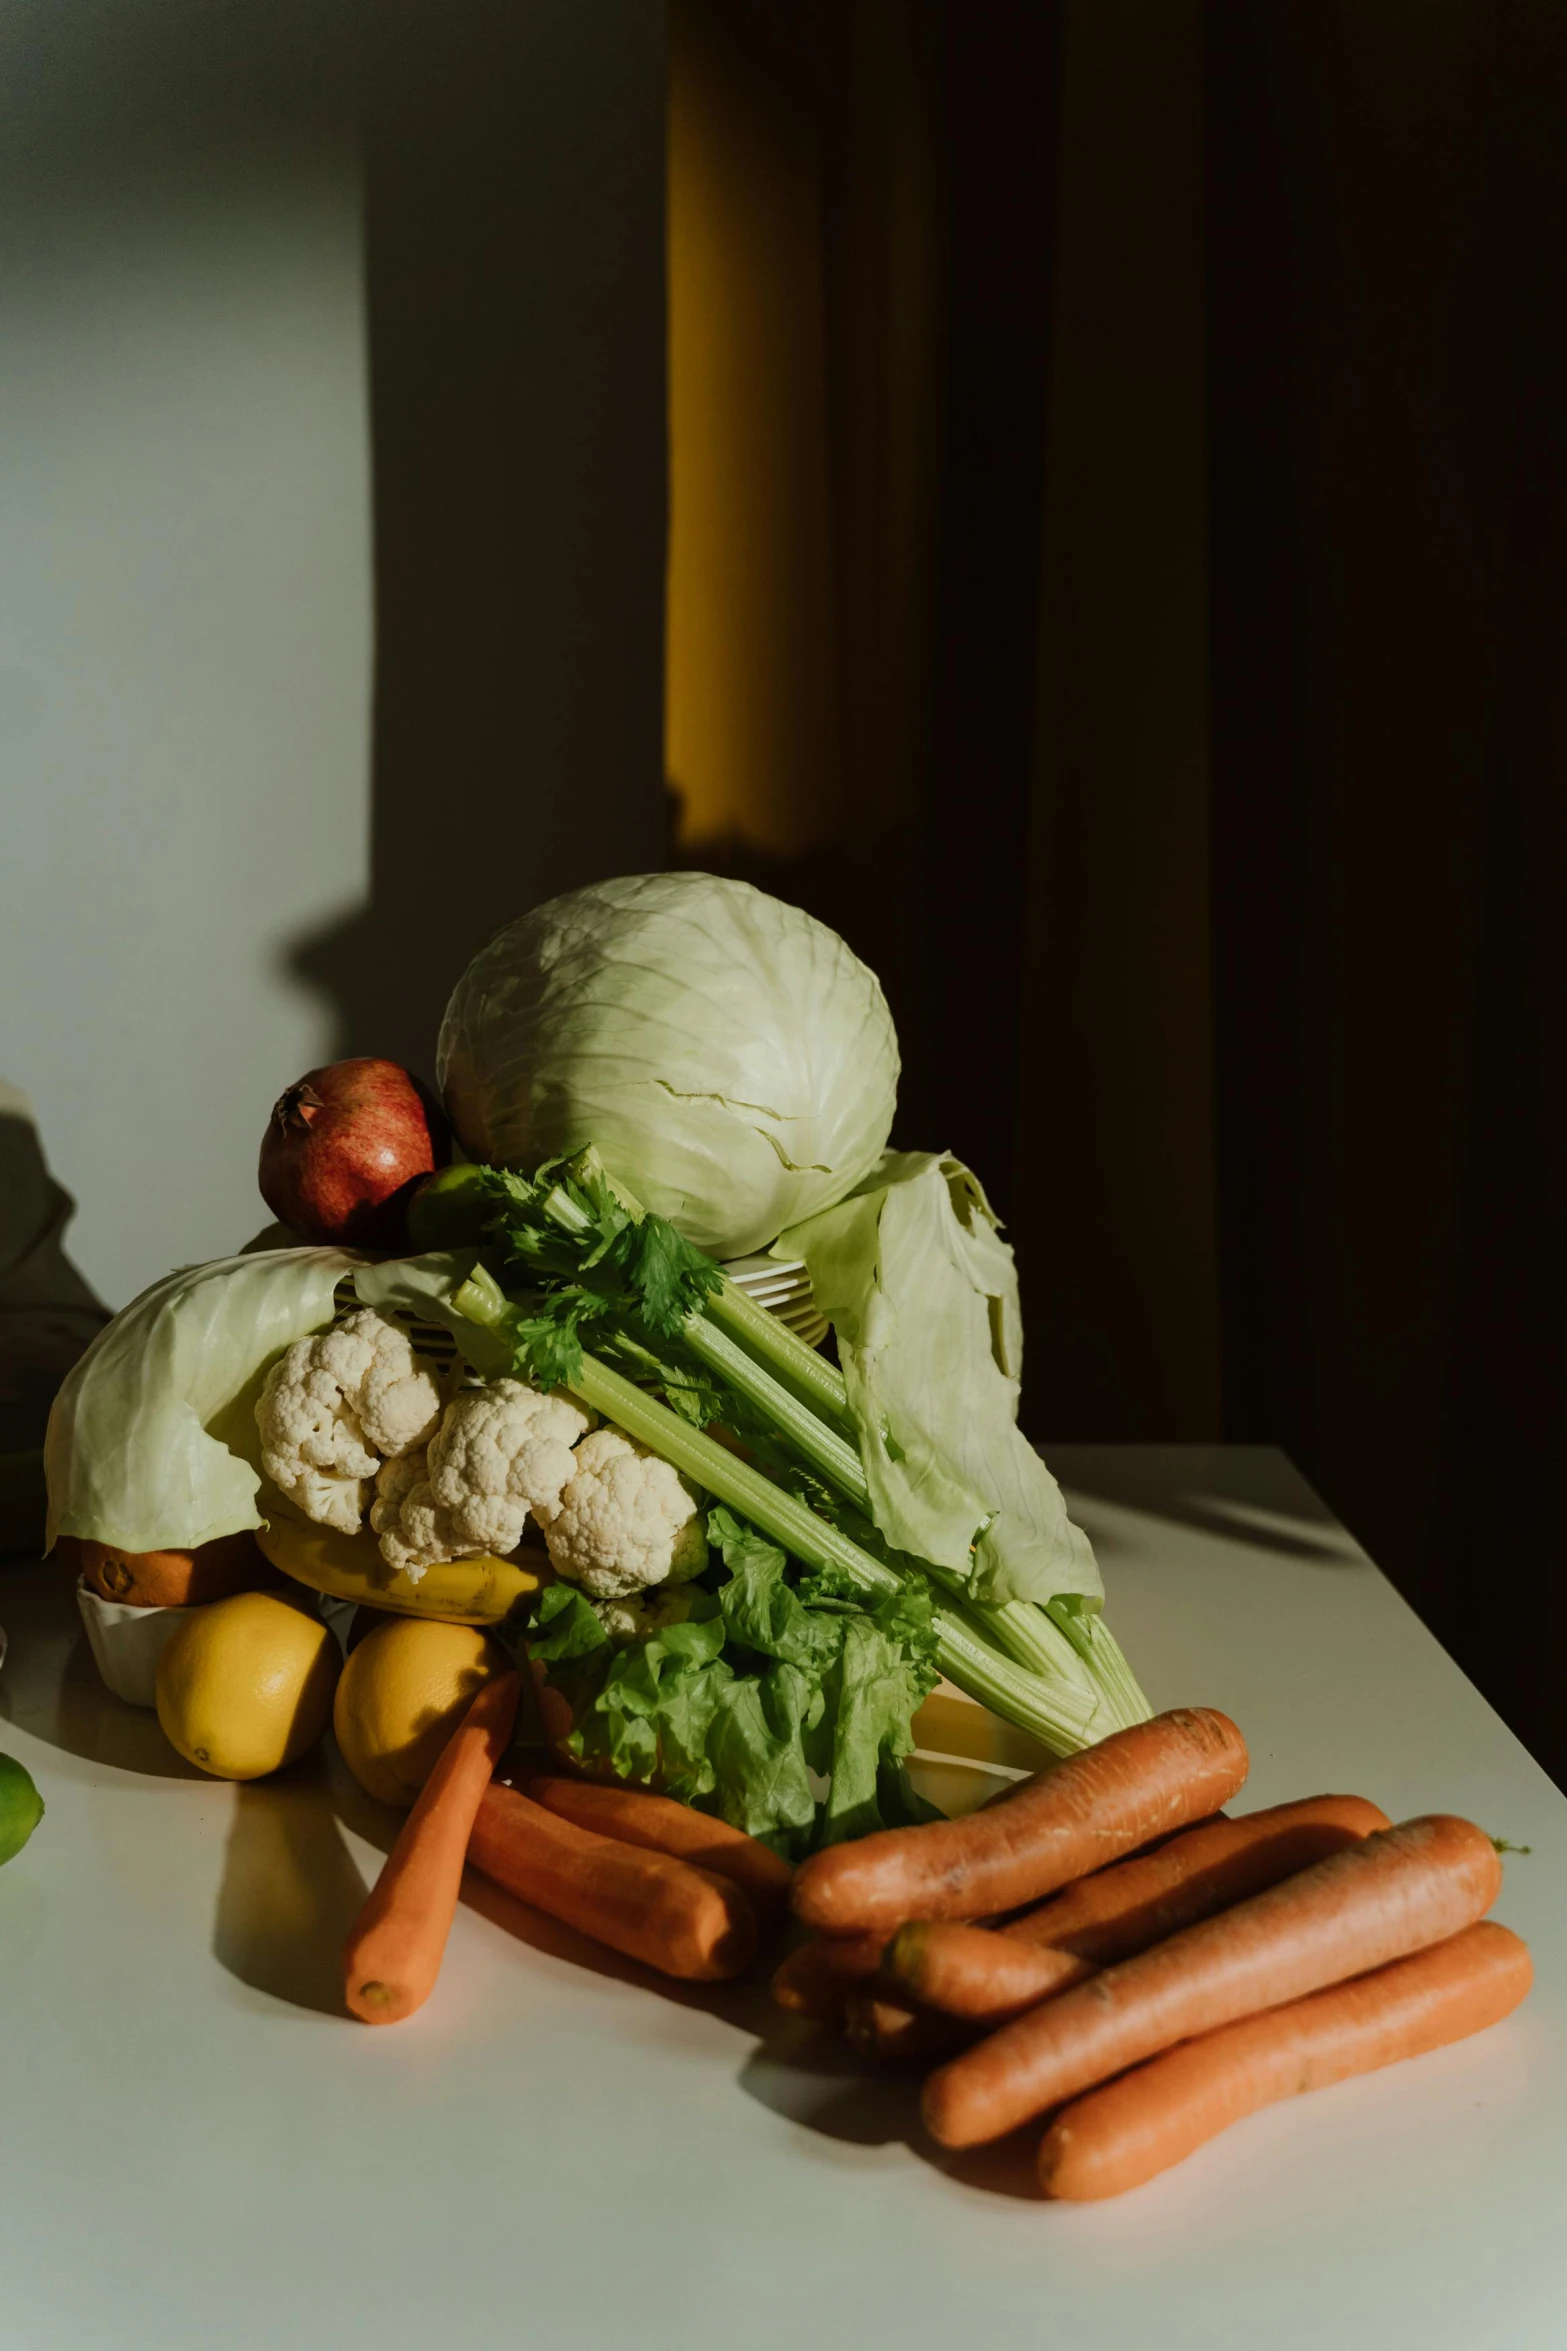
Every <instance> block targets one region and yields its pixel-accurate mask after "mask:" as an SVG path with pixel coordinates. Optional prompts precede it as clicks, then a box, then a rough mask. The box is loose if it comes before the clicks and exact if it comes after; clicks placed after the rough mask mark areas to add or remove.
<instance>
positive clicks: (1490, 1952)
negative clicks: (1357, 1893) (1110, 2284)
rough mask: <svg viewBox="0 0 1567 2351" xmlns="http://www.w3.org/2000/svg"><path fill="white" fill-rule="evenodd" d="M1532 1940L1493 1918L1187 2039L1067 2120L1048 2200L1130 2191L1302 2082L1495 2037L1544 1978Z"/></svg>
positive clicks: (1049, 2157)
mask: <svg viewBox="0 0 1567 2351" xmlns="http://www.w3.org/2000/svg"><path fill="white" fill-rule="evenodd" d="M1533 1974H1534V1970H1533V1968H1532V1966H1531V1964H1530V1960H1529V1951H1528V1946H1527V1944H1525V1943H1522V1942H1520V1940H1519V1938H1518V1937H1517V1936H1516V1935H1514V1934H1509V1932H1508V1930H1507V1928H1506V1927H1502V1926H1496V1925H1495V1924H1493V1923H1492V1921H1490V1920H1489V1919H1485V1920H1482V1921H1481V1923H1480V1924H1479V1925H1478V1926H1472V1927H1466V1928H1465V1929H1464V1931H1463V1933H1462V1934H1457V1935H1452V1936H1450V1937H1449V1938H1448V1940H1447V1941H1446V1942H1445V1943H1433V1944H1432V1945H1431V1946H1430V1947H1429V1948H1428V1949H1427V1950H1424V1951H1417V1952H1415V1953H1414V1954H1413V1956H1412V1957H1410V1958H1407V1959H1395V1960H1392V1961H1390V1962H1389V1964H1388V1965H1387V1966H1385V1967H1378V1968H1373V1969H1372V1971H1371V1973H1370V1974H1369V1975H1362V1976H1356V1977H1355V1978H1354V1979H1353V1980H1352V1981H1351V1982H1349V1983H1346V1984H1335V1985H1333V1986H1332V1987H1331V1988H1330V1989H1329V1990H1327V1991H1324V1992H1312V1993H1309V1994H1308V1995H1307V1997H1306V1998H1305V1999H1303V2000H1291V2001H1288V2002H1286V2004H1285V2005H1284V2006H1283V2007H1282V2008H1270V2009H1268V2010H1266V2011H1265V2012H1264V2013H1263V2014H1262V2015H1261V2016H1248V2017H1244V2018H1242V2019H1241V2021H1240V2022H1239V2023H1237V2024H1228V2025H1221V2026H1220V2027H1219V2029H1218V2031H1217V2032H1212V2033H1204V2034H1202V2035H1201V2037H1200V2038H1199V2039H1197V2040H1195V2041H1183V2042H1182V2043H1181V2045H1180V2047H1179V2048H1177V2049H1169V2050H1166V2052H1165V2054H1164V2055H1163V2056H1162V2057H1155V2058H1154V2059H1153V2060H1152V2062H1151V2063H1150V2064H1147V2065H1140V2066H1138V2067H1137V2068H1136V2070H1135V2071H1134V2072H1132V2073H1127V2074H1122V2076H1121V2077H1120V2079H1119V2081H1114V2082H1110V2083H1108V2084H1107V2085H1106V2086H1105V2087H1104V2088H1103V2089H1101V2090H1091V2091H1090V2092H1089V2094H1088V2096H1087V2097H1086V2098H1079V2099H1077V2100H1076V2101H1075V2103H1074V2104H1072V2105H1070V2106H1068V2107H1066V2108H1065V2109H1064V2110H1063V2112H1062V2113H1060V2114H1059V2115H1057V2117H1056V2119H1055V2121H1054V2122H1053V2123H1052V2125H1051V2127H1050V2129H1049V2130H1048V2131H1047V2132H1046V2133H1045V2137H1044V2141H1043V2144H1042V2145H1041V2147H1040V2150H1039V2184H1040V2187H1041V2188H1042V2189H1043V2191H1044V2193H1045V2194H1046V2195H1047V2196H1066V2197H1072V2198H1087V2197H1097V2196H1119V2195H1120V2194H1121V2193H1122V2192H1123V2190H1125V2189H1127V2188H1136V2187H1140V2186H1141V2184H1142V2182H1143V2181H1144V2180H1149V2179H1152V2178H1153V2176H1154V2174H1155V2173H1156V2172H1160V2171H1166V2170H1168V2168H1169V2166H1170V2165H1171V2164H1172V2163H1179V2162H1180V2161H1181V2159H1182V2157H1183V2156H1187V2155H1190V2154H1191V2152H1192V2150H1193V2149H1194V2148H1196V2147H1200V2146H1201V2145H1202V2144H1203V2142H1204V2141H1205V2140H1207V2139H1212V2138H1216V2137H1217V2136H1218V2134H1219V2132H1220V2131H1223V2130H1228V2128H1229V2126H1230V2124H1231V2123H1234V2122H1239V2121H1240V2120H1241V2119H1242V2117H1243V2116H1245V2115H1248V2114H1255V2113H1256V2112H1257V2111H1258V2109H1259V2108H1260V2107H1263V2106H1271V2105H1273V2104H1275V2103H1276V2102H1277V2101H1278V2100H1279V2099H1281V2098H1292V2097H1294V2096H1295V2095H1296V2093H1297V2092H1298V2091H1302V2090H1323V2089H1326V2088H1327V2087H1328V2086H1329V2084H1330V2083H1333V2082H1342V2081H1347V2080H1348V2078H1349V2077H1350V2075H1351V2074H1357V2073H1372V2072H1374V2071H1375V2070H1376V2068H1377V2067H1378V2066H1382V2065H1395V2064H1397V2063H1398V2062H1399V2061H1400V2060H1401V2059H1402V2058H1405V2057H1418V2056H1420V2055H1422V2053H1423V2052H1424V2051H1426V2050H1427V2049H1440V2048H1442V2047H1444V2046H1445V2045H1446V2043H1447V2042H1449V2041H1461V2040H1463V2039H1464V2038H1465V2037H1466V2036H1467V2035H1468V2034H1470V2033H1478V2032H1483V2031H1484V2030H1485V2027H1486V2026H1487V2025H1492V2024H1497V2023H1499V2022H1500V2020H1501V2019H1502V2018H1503V2017H1504V2016H1507V2015H1509V2014H1510V2013H1511V2012H1512V2010H1513V2009H1515V2008H1516V2007H1517V2005H1518V2003H1519V2001H1520V2000H1521V1999H1522V1998H1523V1996H1524V1994H1525V1993H1526V1992H1527V1991H1528V1989H1529V1985H1530V1983H1531V1981H1532V1980H1533Z"/></svg>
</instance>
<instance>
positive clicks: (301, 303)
mask: <svg viewBox="0 0 1567 2351" xmlns="http://www.w3.org/2000/svg"><path fill="white" fill-rule="evenodd" d="M134 15H135V12H134V11H132V12H131V16H132V17H134ZM217 21H218V20H217V18H216V17H212V16H209V17H208V18H205V19H199V18H196V17H193V18H191V19H189V20H187V26H189V25H197V26H198V28H199V25H200V24H201V23H205V24H207V25H208V26H209V28H210V27H211V26H213V25H215V24H216V23H217ZM33 64H34V67H35V81H34V87H33V89H32V91H31V93H29V92H28V91H27V90H26V89H25V88H24V91H23V98H24V107H25V101H26V98H27V97H28V95H31V96H32V98H33V99H34V101H35V103H34V112H33V119H32V121H31V123H30V124H29V125H28V126H27V127H28V128H30V129H31V131H32V132H33V133H34V136H33V137H32V139H31V142H30V143H28V142H25V141H24V142H23V149H24V151H23V154H22V157H21V160H20V162H18V161H17V160H16V159H15V157H13V158H12V160H11V163H10V165H9V166H8V169H7V174H6V176H7V180H8V181H9V183H10V184H9V185H8V186H7V187H6V188H5V189H4V190H3V191H0V194H3V196H4V198H5V201H4V204H3V221H4V225H3V228H0V420H3V421H0V812H3V824H0V1075H3V1076H4V1077H6V1078H9V1079H10V1080H11V1081H12V1082H13V1083H15V1084H17V1085H19V1086H21V1087H22V1088H23V1089H24V1090H25V1091H26V1093H27V1094H28V1095H29V1096H30V1097H31V1098H32V1101H33V1103H34V1106H35V1108H36V1111H37V1114H38V1121H39V1126H40V1129H41V1132H42V1135H43V1138H44V1143H45V1148H46V1150H47V1152H48V1155H49V1157H50V1160H51V1162H52V1164H53V1167H54V1169H55V1171H56V1173H57V1174H58V1176H59V1177H60V1179H61V1180H62V1181H63V1182H64V1183H65V1184H66V1185H67V1186H68V1188H69V1189H70V1190H71V1191H72V1192H74V1193H75V1195H76V1197H77V1200H78V1202H79V1204H80V1215H79V1219H78V1221H77V1223H76V1226H75V1228H74V1233H73V1236H72V1240H71V1243H70V1246H71V1248H72V1252H73V1254H74V1255H75V1257H76V1259H77V1262H78V1263H79V1264H80V1266H81V1268H82V1270H83V1271H84V1273H86V1275H87V1276H88V1278H89V1279H90V1280H91V1281H92V1282H93V1283H94V1284H95V1285H96V1286H97V1287H98V1289H99V1290H100V1291H101V1293H102V1295H103V1296H104V1297H105V1298H106V1299H107V1300H108V1301H109V1302H110V1303H111V1304H113V1305H120V1304H123V1303H124V1301H125V1300H126V1299H127V1298H128V1297H129V1296H130V1295H131V1294H132V1293H133V1292H134V1291H136V1290H137V1289H139V1288H140V1287H142V1286H143V1285H144V1284H145V1283H146V1282H148V1281H150V1280H152V1279H153V1278H154V1277H155V1276H157V1275H158V1274H160V1273H162V1272H163V1271H165V1270H166V1269H167V1268H168V1267H169V1266H170V1265H173V1264H177V1263H184V1262H189V1261H191V1260H193V1259H198V1258H202V1257H207V1256H212V1255H217V1254H220V1253H222V1252H224V1251H227V1250H229V1249H232V1248H236V1247H238V1246H239V1245H240V1244H241V1243H242V1242H243V1241H244V1240H245V1239H246V1238H247V1237H248V1236H249V1234H250V1233H252V1232H253V1231H254V1230H255V1229H256V1228H257V1226H258V1225H259V1224H261V1223H263V1222H264V1221H265V1210H264V1209H263V1208H262V1206H261V1203H260V1201H259V1199H258V1198H257V1195H256V1191H255V1160H256V1151H257V1146H258V1143H259V1140H260V1136H261V1132H262V1128H263V1126H264V1124H265V1120H266V1115H267V1111H268V1108H269V1106H270V1104H271V1102H272V1100H273V1098H274V1097H275V1095H276V1094H277V1092H278V1091H279V1089H280V1088H281V1087H282V1086H283V1085H284V1084H285V1083H286V1082H287V1081H288V1080H289V1079H290V1078H291V1077H294V1076H296V1075H297V1074H298V1073H299V1071H300V1070H302V1069H304V1068H306V1067H308V1066H309V1065H310V1064H311V1063H312V1062H314V1061H318V1060H320V1059H322V1058H324V1057H326V1056H327V1055H328V1054H329V1053H330V1052H331V1050H332V1045H333V1016H332V1014H331V1011H330V1008H329V1007H328V1005H327V1004H326V1002H325V1000H324V999H320V998H317V997H315V996H313V995H312V993H311V992H310V991H309V990H308V989H307V988H306V987H305V985H304V983H302V982H301V981H300V980H298V979H296V978H293V977H291V976H289V974H288V973H287V971H286V969H285V967H284V963H283V960H282V948H283V942H284V941H285V939H287V938H289V937H292V936H295V935H297V934H298V933H299V932H300V931H301V930H304V929H308V928H310V927H312V926H314V925H319V924H320V923H321V922H322V921H323V920H325V919H327V918H329V917H330V916H331V915H333V914H334V913H336V912H338V911H340V910H342V909H344V908H345V907H350V906H353V905H355V904H358V903H359V902H361V901H362V899H363V897H364V894H365V889H366V876H367V867H368V830H369V809H368V774H369V749H368V724H369V720H368V713H369V697H370V534H369V514H368V486H367V448H366V429H365V413H366V394H365V364H364V338H363V331H362V321H361V313H362V294H361V272H360V238H359V217H358V192H357V166H356V163H355V160H354V151H353V144H352V140H351V138H350V137H348V136H346V135H334V134H333V133H332V132H331V131H330V130H329V129H325V130H324V129H322V128H320V127H316V128H314V129H311V128H302V127H301V126H300V125H299V124H298V123H297V122H296V123H289V122H286V121H281V120H278V121H273V122H272V123H270V124H268V123H267V122H265V121H263V122H261V123H259V124H249V125H247V124H243V123H237V122H234V121H230V122H228V123H226V124H223V125H221V126H219V128H218V129H217V130H216V131H214V129H213V127H212V126H211V124H210V123H209V122H204V121H203V119H202V109H201V107H200V106H199V105H198V104H196V103H194V102H193V103H192V104H191V105H190V107H189V109H188V111H183V112H182V111H181V110H180V109H178V108H177V109H175V118H174V121H173V125H172V132H170V131H169V129H168V125H167V117H165V124H164V125H163V126H162V130H163V135H160V136H158V137H141V138H132V139H129V140H128V141H121V142H120V144H119V145H118V146H115V145H114V144H113V142H112V141H111V142H100V141H99V140H98V139H97V137H96V135H95V134H96V130H97V127H98V126H97V122H96V120H95V117H94V108H93V104H92V103H90V102H89V101H87V100H85V99H84V100H83V102H82V104H81V107H80V111H79V112H77V111H73V109H72V107H71V106H69V105H67V104H65V103H63V99H64V97H66V96H68V95H69V93H62V91H61V89H60V87H59V74H58V71H57V61H55V60H52V59H34V60H33ZM51 76H52V77H53V78H51ZM198 96H199V93H198ZM182 134H188V135H182ZM106 145H107V148H108V152H107V153H106V152H105V146H106Z"/></svg>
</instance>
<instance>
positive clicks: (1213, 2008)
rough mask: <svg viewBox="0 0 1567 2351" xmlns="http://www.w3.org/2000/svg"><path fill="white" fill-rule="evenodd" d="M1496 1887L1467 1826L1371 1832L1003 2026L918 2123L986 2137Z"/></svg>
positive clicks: (943, 2084)
mask: <svg viewBox="0 0 1567 2351" xmlns="http://www.w3.org/2000/svg"><path fill="white" fill-rule="evenodd" d="M1501 1882H1502V1868H1501V1863H1500V1861H1499V1860H1498V1859H1497V1856H1496V1853H1495V1850H1494V1848H1493V1847H1492V1844H1491V1840H1490V1838H1489V1837H1488V1836H1486V1835H1485V1833H1484V1831H1483V1830H1481V1829H1477V1828H1476V1827H1474V1825H1473V1824H1472V1822H1469V1821H1466V1820H1455V1819H1454V1818H1452V1816H1451V1815H1449V1814H1444V1813H1435V1814H1431V1815H1429V1816H1427V1817H1426V1818H1424V1819H1421V1820H1411V1821H1406V1822H1405V1823H1404V1825H1403V1826H1402V1827H1401V1828H1395V1829H1383V1830H1380V1831H1379V1832H1378V1833H1377V1834H1376V1835H1375V1836H1371V1837H1367V1838H1365V1839H1364V1840H1363V1842H1361V1843H1360V1844H1357V1845H1350V1846H1346V1847H1345V1849H1344V1850H1343V1851H1342V1852H1340V1853H1332V1854H1329V1856H1328V1858H1327V1859H1326V1860H1325V1861H1318V1862H1314V1863H1313V1864H1312V1866H1311V1868H1309V1869H1304V1870H1302V1871H1301V1872H1300V1873H1299V1874H1298V1876H1295V1877H1292V1878H1285V1879H1284V1880H1283V1881H1282V1883H1281V1884H1279V1885H1276V1886H1270V1887H1269V1888H1268V1889H1267V1891H1266V1892H1265V1893H1261V1894H1253V1895H1252V1897H1251V1898H1250V1900H1249V1901H1246V1902H1240V1903H1237V1904H1236V1906H1235V1908H1234V1909H1233V1910H1226V1911H1221V1912H1220V1914H1219V1915H1218V1917H1216V1918H1206V1919H1203V1920H1202V1921H1201V1923H1200V1924H1199V1925H1197V1926H1190V1927H1186V1928H1183V1930H1182V1931H1181V1933H1179V1934H1177V1935H1172V1936H1171V1937H1170V1938H1169V1940H1168V1941H1167V1942H1163V1943H1156V1944H1155V1945H1154V1946H1153V1948H1152V1950H1150V1951H1144V1952H1143V1953H1141V1954H1140V1955H1139V1956H1138V1957H1137V1958H1135V1959H1126V1960H1123V1961H1122V1962H1121V1963H1120V1965H1119V1966H1116V1967H1111V1968H1107V1969H1106V1970H1105V1971H1104V1973H1103V1974H1102V1975H1096V1976H1091V1977H1090V1978H1089V1980H1088V1981H1087V1982H1086V1983H1083V1984H1078V1985H1076V1986H1075V1987H1074V1988H1073V1989H1072V1990H1070V1991H1066V1992H1062V1993H1059V1994H1058V1995H1057V1996H1056V1998H1054V1999H1052V2000H1045V2001H1043V2002H1042V2003H1041V2004H1040V2005H1039V2006H1038V2007H1037V2008H1031V2009H1030V2010H1029V2011H1028V2013H1027V2014H1026V2015H1024V2016H1020V2017H1018V2018H1017V2019H1016V2020H1015V2021H1014V2022H1013V2023H1011V2024H1004V2025H1003V2026H1002V2027H1001V2028H1000V2030H999V2031H998V2032H995V2033H992V2034H991V2035H990V2037H989V2038H988V2039H987V2040H984V2041H981V2042H980V2043H979V2044H978V2045H977V2047H975V2048H973V2049H970V2050H968V2051H966V2052H965V2053H964V2055H963V2056H961V2057H957V2058H954V2059H953V2061H952V2063H951V2064H950V2065H944V2066H941V2067H939V2068H938V2070H937V2071H936V2072H935V2073H933V2074H932V2075H931V2077H930V2079H929V2081H928V2082H927V2083H926V2085H925V2097H924V2106H923V2111H924V2116H925V2123H926V2127H927V2128H928V2129H929V2131H930V2133H931V2135H932V2137H933V2138H936V2139H939V2140H940V2141H941V2142H942V2144H943V2145H944V2146H947V2147H969V2146H973V2145H975V2144H976V2143H977V2142H979V2141H980V2140H983V2139H997V2138H1000V2137H1001V2135H1002V2134H1003V2132H1005V2131H1009V2130H1012V2129H1014V2128H1015V2127H1016V2125H1017V2124H1019V2123H1022V2122H1027V2121H1028V2119H1029V2118H1030V2116H1031V2115H1035V2114H1041V2113H1043V2111H1044V2109H1045V2108H1046V2107H1047V2106H1058V2105H1060V2104H1061V2102H1062V2101H1063V2100H1064V2099H1067V2098H1073V2097H1075V2096H1076V2095H1077V2093H1078V2092H1079V2091H1080V2090H1086V2089H1088V2088H1090V2087H1091V2086H1092V2085H1093V2084H1094V2083H1095V2082H1102V2081H1105V2080H1107V2079H1108V2078H1109V2076H1110V2075H1111V2074H1116V2073H1124V2072H1125V2070H1126V2068H1127V2067H1128V2066H1130V2065H1139V2064H1141V2063H1142V2061H1143V2059H1144V2058H1145V2057H1152V2056H1153V2055H1154V2054H1155V2052H1156V2051H1158V2050H1160V2049H1167V2048H1169V2047H1170V2045H1171V2044H1172V2043H1173V2042H1175V2041H1185V2040H1190V2039H1191V2037H1192V2036H1193V2034H1195V2033H1205V2032H1211V2031H1212V2030H1213V2029H1214V2028H1215V2027H1216V2026H1218V2025H1222V2024H1229V2023H1231V2022H1232V2021H1233V2020H1234V2019H1235V2018H1237V2017H1242V2016H1251V2015H1254V2014H1255V2013H1256V2011H1257V2010H1258V2009H1261V2008H1277V2007H1279V2006H1280V2005H1281V2004H1282V2003H1283V2002H1284V2001H1286V2000H1297V1999H1299V1998H1300V1997H1301V1996H1302V1995H1303V1994H1304V1993H1307V1992H1315V1991H1318V1990H1320V1989H1321V1987H1322V1986H1323V1985H1325V1984H1336V1983H1341V1982H1342V1981H1343V1980H1344V1978H1345V1977H1346V1976H1352V1975H1363V1974H1364V1973H1365V1971H1366V1970H1367V1969H1368V1968H1372V1967H1380V1966H1382V1965H1383V1963H1384V1962H1385V1961H1387V1960H1389V1959H1399V1958H1402V1957H1403V1956H1404V1954H1405V1953H1406V1952H1409V1951H1419V1950H1423V1949H1424V1948H1425V1946H1426V1945H1427V1944H1428V1943H1437V1942H1441V1941H1442V1940H1443V1939H1444V1938H1445V1937H1446V1936H1448V1935H1456V1934H1458V1933H1459V1932H1460V1931H1461V1930H1462V1929H1463V1928H1464V1927H1467V1926H1472V1925H1473V1923H1474V1921H1475V1920H1476V1919H1477V1918H1479V1917H1481V1916H1482V1915H1483V1914H1484V1913H1485V1912H1486V1911H1487V1910H1489V1908H1490V1907H1491V1904H1492V1903H1493V1902H1494V1901H1495V1899H1496V1895H1497V1890H1498V1888H1499V1887H1500V1885H1501Z"/></svg>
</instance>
